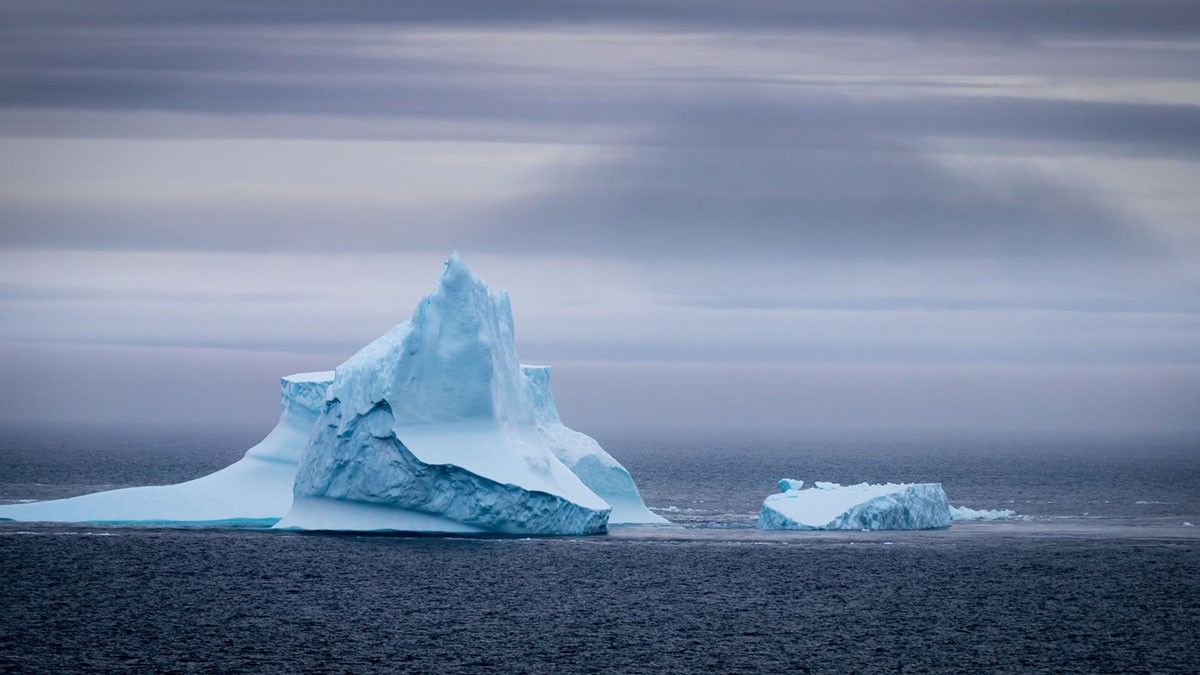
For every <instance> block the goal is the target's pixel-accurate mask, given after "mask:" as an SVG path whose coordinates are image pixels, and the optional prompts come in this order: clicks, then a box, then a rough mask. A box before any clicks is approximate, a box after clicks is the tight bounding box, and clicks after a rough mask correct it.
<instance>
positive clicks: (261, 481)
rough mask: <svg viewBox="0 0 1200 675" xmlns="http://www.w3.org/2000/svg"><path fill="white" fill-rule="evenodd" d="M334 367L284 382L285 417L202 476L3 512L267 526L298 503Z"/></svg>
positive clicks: (2, 513) (17, 516)
mask: <svg viewBox="0 0 1200 675" xmlns="http://www.w3.org/2000/svg"><path fill="white" fill-rule="evenodd" d="M332 381H333V373H332V372H323V373H300V374H298V375H289V376H287V377H285V378H283V380H282V382H281V389H282V394H281V397H282V399H283V412H282V414H281V415H280V417H279V423H278V424H277V425H275V428H274V429H272V430H271V433H269V434H267V437H266V438H264V439H263V440H262V441H261V442H260V443H258V445H255V446H254V447H252V448H250V449H249V450H247V451H246V454H245V456H243V457H242V459H240V460H238V461H237V462H234V463H233V464H231V465H229V466H227V467H225V468H224V469H221V470H220V471H217V472H216V473H211V474H209V475H207V476H204V477H202V478H197V479H195V480H190V481H187V482H185V483H179V484H176V485H151V486H146V487H132V488H124V489H120V490H110V491H107V492H96V493H92V494H87V495H82V496H79V497H71V498H69V499H56V500H52V501H45V502H33V503H28V504H5V505H0V519H10V520H23V521H53V522H91V523H140V524H194V525H203V524H209V525H214V524H222V525H247V526H259V527H264V526H269V525H271V524H273V523H274V522H275V521H277V520H278V519H279V517H280V516H282V515H283V514H284V513H285V512H287V510H288V507H289V506H291V503H292V483H293V481H294V479H295V477H296V469H297V467H298V466H299V463H300V456H301V454H302V453H303V452H304V448H305V447H306V446H307V445H308V438H309V434H310V433H311V431H312V428H313V424H314V423H315V422H316V420H317V416H318V415H319V414H320V411H321V409H322V407H323V405H324V401H325V389H326V388H327V387H328V386H329V383H330V382H332Z"/></svg>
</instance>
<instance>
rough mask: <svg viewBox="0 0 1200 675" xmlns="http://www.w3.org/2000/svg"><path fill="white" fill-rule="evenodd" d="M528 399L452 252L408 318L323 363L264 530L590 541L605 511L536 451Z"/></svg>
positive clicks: (496, 316) (493, 305)
mask: <svg viewBox="0 0 1200 675" xmlns="http://www.w3.org/2000/svg"><path fill="white" fill-rule="evenodd" d="M538 389H539V387H538V386H536V385H534V384H533V383H531V381H530V380H529V378H528V376H527V375H526V372H525V371H524V370H522V368H521V366H520V363H519V361H518V360H517V353H516V348H515V345H514V331H513V321H512V309H511V306H510V304H509V299H508V295H507V294H506V293H499V294H497V293H493V292H492V291H491V289H489V288H488V286H487V285H486V284H485V283H484V282H483V281H482V280H480V279H479V278H478V277H477V276H475V275H474V274H473V273H472V272H471V271H470V270H469V269H467V266H466V265H465V264H464V263H463V262H462V260H461V258H460V257H459V256H458V255H457V254H455V255H452V256H451V257H450V259H449V260H448V261H447V262H446V265H445V268H444V270H443V273H442V277H441V279H440V280H439V281H438V284H437V287H436V288H435V289H434V291H433V293H431V294H430V295H428V296H426V297H425V299H424V300H422V301H421V303H420V305H418V307H417V309H416V311H415V312H414V313H413V315H412V318H410V319H409V320H408V321H406V322H404V323H402V324H400V325H398V326H396V327H395V328H393V329H392V330H390V331H388V332H387V333H386V334H385V335H383V336H382V337H380V338H378V339H376V340H375V341H374V342H372V343H371V344H369V345H367V346H366V347H364V348H363V349H362V350H360V351H359V352H358V353H357V354H355V355H353V356H352V357H350V358H349V359H348V360H347V361H346V362H345V363H343V364H341V365H340V366H338V367H337V369H336V371H335V377H334V381H333V384H332V385H330V387H329V389H328V390H327V392H326V398H325V404H324V408H323V410H322V412H321V416H320V418H319V419H318V420H317V422H316V427H315V429H313V433H312V436H311V438H310V439H309V443H308V447H307V448H306V450H305V452H304V455H303V457H302V459H301V461H300V467H299V470H298V472H297V474H296V481H295V486H294V489H293V493H294V501H293V504H292V507H291V509H290V511H289V512H288V513H287V515H286V516H284V518H283V519H282V520H281V521H279V523H277V524H276V527H280V528H297V529H320V530H399V531H417V532H499V533H509V534H593V533H600V532H604V531H605V529H606V527H607V524H608V519H609V513H610V510H611V509H610V506H609V504H608V503H607V502H605V501H604V499H602V498H601V497H600V496H598V495H597V494H596V493H595V492H593V491H592V490H591V489H589V487H588V486H587V485H586V484H585V482H584V481H582V480H580V477H579V476H577V475H576V474H575V473H573V472H572V471H571V469H569V468H568V467H567V466H566V465H565V464H564V463H563V462H562V461H561V460H560V459H559V458H558V457H557V456H556V454H555V452H554V451H552V450H551V449H550V447H549V445H548V443H547V435H546V434H544V429H545V428H547V427H546V425H544V424H542V425H540V424H539V419H540V418H544V417H545V404H544V403H539V402H537V401H535V396H534V391H535V390H538ZM546 391H547V392H548V389H547V390H546ZM597 449H598V447H597ZM601 452H603V451H601ZM639 501H640V500H639Z"/></svg>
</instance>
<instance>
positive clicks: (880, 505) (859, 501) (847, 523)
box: [758, 478, 950, 530]
mask: <svg viewBox="0 0 1200 675" xmlns="http://www.w3.org/2000/svg"><path fill="white" fill-rule="evenodd" d="M802 484H803V481H797V480H792V479H786V478H785V479H784V480H781V481H779V485H780V488H781V489H782V490H783V492H780V493H776V494H773V495H770V496H768V497H767V498H766V499H765V500H764V501H763V505H762V511H761V512H760V513H759V516H758V526H759V527H760V528H762V529H764V530H928V529H934V528H941V527H949V526H950V504H949V503H947V501H946V493H945V492H944V491H943V490H942V486H941V484H940V483H884V484H881V485H871V484H868V483H859V484H858V485H848V486H841V485H838V484H837V483H824V482H820V481H818V482H817V483H816V486H815V487H813V488H810V489H807V490H804V489H801V488H800V485H802Z"/></svg>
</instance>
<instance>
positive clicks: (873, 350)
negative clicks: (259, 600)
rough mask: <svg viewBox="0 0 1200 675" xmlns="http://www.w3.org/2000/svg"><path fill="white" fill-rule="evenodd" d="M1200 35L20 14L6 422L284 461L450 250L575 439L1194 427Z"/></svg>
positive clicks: (860, 5) (999, 13)
mask: <svg viewBox="0 0 1200 675" xmlns="http://www.w3.org/2000/svg"><path fill="white" fill-rule="evenodd" d="M1198 38H1200V5H1197V4H1196V3H1194V2H1160V1H1157V0H1137V1H1109V0H1099V1H1094V2H1086V3H1080V2H1074V1H1063V0H1038V1H1036V2H1034V1H1012V2H999V1H998V2H962V1H960V0H937V1H925V0H916V1H914V2H906V3H893V2H884V1H883V0H866V1H864V2H856V3H845V2H812V3H777V2H760V1H758V0H747V1H744V2H738V3H727V2H710V1H708V0H691V1H689V2H682V1H676V0H669V1H667V0H642V1H638V2H632V1H615V2H604V3H594V2H576V1H566V2H545V1H543V0H512V1H506V2H503V3H496V2H483V1H473V2H463V1H460V0H449V1H445V2H438V3H393V2H344V3H318V2H308V1H305V0H300V1H292V2H262V3H252V4H250V3H243V2H232V1H230V2H224V1H220V0H217V1H205V2H199V1H197V2H191V1H187V0H184V1H180V2H127V1H113V2H106V1H103V2H62V1H59V0H36V1H28V2H27V1H22V0H14V1H10V2H6V3H4V4H3V5H0V157H3V158H4V161H3V162H0V379H2V380H3V381H4V382H5V383H6V386H5V387H4V389H3V393H0V422H7V423H14V422H23V421H51V422H76V421H90V422H98V421H103V422H121V423H123V422H162V423H172V424H175V423H191V424H196V425H223V424H238V425H251V424H253V425H262V426H263V428H264V429H266V428H269V426H270V424H271V423H272V421H273V419H274V417H275V416H276V415H277V414H278V378H279V377H280V376H281V375H285V374H287V373H291V372H298V371H310V370H326V369H331V368H333V367H334V366H336V365H337V364H338V363H339V362H341V361H342V360H343V359H345V358H346V357H347V356H348V355H349V354H351V353H352V352H353V351H355V350H356V349H357V348H358V347H359V346H361V345H363V344H365V343H366V342H368V341H370V340H371V339H373V338H374V337H376V336H377V335H379V334H381V333H383V332H385V331H386V330H387V329H388V328H389V327H390V326H392V325H393V324H395V323H397V322H399V321H402V320H403V319H405V318H407V316H408V315H409V314H410V313H411V311H412V309H413V307H414V306H415V305H416V303H417V302H418V301H419V299H420V298H421V296H422V295H423V294H425V293H426V292H428V291H429V290H430V289H431V288H432V287H433V284H434V282H435V280H436V278H437V276H438V274H439V272H440V269H441V264H442V261H443V260H444V259H445V258H446V256H447V254H448V253H449V252H450V251H451V250H459V251H461V252H462V253H463V255H464V256H465V258H466V260H467V262H468V263H469V264H470V265H471V266H472V268H473V269H474V270H475V271H476V272H477V273H478V274H480V275H481V276H483V277H484V278H485V279H487V280H488V281H489V282H490V283H491V284H492V285H493V286H494V287H496V288H504V289H507V290H509V291H510V292H511V294H512V297H513V308H514V313H515V318H516V325H517V337H518V352H519V354H520V356H521V358H522V360H523V361H525V362H530V363H548V364H551V365H552V366H553V367H554V376H553V381H554V388H555V392H556V394H557V397H558V399H559V406H560V408H561V411H562V415H563V417H564V420H565V421H566V422H567V423H568V424H571V425H572V426H574V427H576V428H579V429H581V430H584V431H587V430H595V429H600V430H603V429H625V428H666V429H683V428H689V429H699V430H710V429H711V430H741V429H774V430H806V429H867V430H891V429H955V430H992V429H1000V430H1099V431H1146V430H1165V431H1189V432H1194V431H1196V430H1197V429H1200V422H1197V420H1198V419H1200V415H1198V414H1197V413H1198V412H1200V162H1197V159H1200V39H1198Z"/></svg>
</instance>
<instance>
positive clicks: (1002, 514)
mask: <svg viewBox="0 0 1200 675" xmlns="http://www.w3.org/2000/svg"><path fill="white" fill-rule="evenodd" d="M1016 517H1017V513H1016V511H1012V510H1010V509H971V508H967V507H966V506H951V507H950V519H951V520H953V521H956V522H957V521H962V520H1009V519H1012V518H1016Z"/></svg>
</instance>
